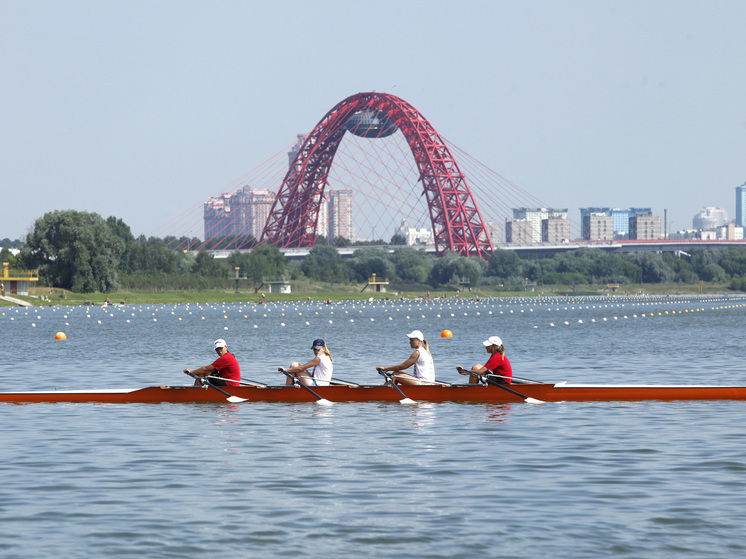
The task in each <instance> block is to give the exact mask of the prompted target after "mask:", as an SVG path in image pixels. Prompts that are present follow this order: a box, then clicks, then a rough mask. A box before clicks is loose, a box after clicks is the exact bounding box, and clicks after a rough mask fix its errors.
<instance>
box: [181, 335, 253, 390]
mask: <svg viewBox="0 0 746 559" xmlns="http://www.w3.org/2000/svg"><path fill="white" fill-rule="evenodd" d="M213 345H214V347H215V353H217V354H218V358H217V359H216V360H215V361H213V362H212V363H211V364H209V365H205V366H203V367H200V368H199V369H184V372H185V373H187V374H189V373H193V374H195V375H197V376H198V377H202V378H204V377H208V376H213V377H214V376H218V377H221V378H219V379H211V380H210V382H211V383H212V384H214V385H216V386H239V382H241V367H240V365H239V364H238V359H236V356H235V355H233V354H232V353H231V352H230V351H228V344H226V343H225V340H223V339H219V340H215V343H214V344H213ZM194 384H195V386H200V385H201V383H200V381H199V380H195V381H194Z"/></svg>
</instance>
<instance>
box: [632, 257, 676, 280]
mask: <svg viewBox="0 0 746 559" xmlns="http://www.w3.org/2000/svg"><path fill="white" fill-rule="evenodd" d="M629 260H630V262H632V263H633V264H637V265H638V266H639V267H640V268H641V269H642V278H641V279H642V281H644V282H645V283H665V282H671V281H673V280H674V278H675V277H676V273H675V272H674V271H673V269H672V268H671V266H669V265H668V264H667V263H666V262H665V261H664V260H663V257H662V256H661V255H660V254H657V253H653V252H639V253H637V254H632V255H630V257H629Z"/></svg>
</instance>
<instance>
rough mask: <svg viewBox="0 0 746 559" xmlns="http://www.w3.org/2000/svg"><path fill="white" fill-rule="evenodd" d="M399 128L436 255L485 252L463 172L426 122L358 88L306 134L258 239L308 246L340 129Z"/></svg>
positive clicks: (399, 103)
mask: <svg viewBox="0 0 746 559" xmlns="http://www.w3.org/2000/svg"><path fill="white" fill-rule="evenodd" d="M397 130H401V132H402V134H404V137H405V139H406V141H407V143H408V145H409V148H410V149H411V151H412V156H413V157H414V161H415V163H416V165H417V169H418V171H419V182H421V183H422V188H423V191H424V195H425V197H426V200H427V206H428V210H429V213H430V222H431V224H432V227H433V236H434V240H435V252H436V254H437V255H438V256H440V255H442V254H443V253H444V252H445V251H446V250H452V251H455V252H457V253H458V254H460V255H462V256H478V257H481V258H488V257H489V255H490V254H491V253H492V248H493V247H492V242H491V241H490V238H489V235H488V232H487V228H486V226H485V223H484V221H483V219H482V216H481V214H480V212H479V208H478V207H477V204H476V202H475V200H474V196H473V195H472V193H471V190H470V189H469V185H468V184H467V181H466V177H465V176H464V174H463V173H462V172H461V170H460V168H459V166H458V164H457V163H456V160H455V159H454V157H453V155H452V154H451V152H450V150H449V149H448V147H447V146H446V145H445V142H444V141H443V139H442V138H441V137H440V135H439V134H438V132H437V131H436V130H435V129H434V128H433V126H432V125H431V124H430V123H429V122H428V121H427V119H426V118H425V117H424V116H422V114H421V113H420V112H419V111H417V109H415V108H414V107H413V106H412V105H410V104H409V103H407V102H406V101H404V100H403V99H401V98H399V97H396V96H394V95H390V94H387V93H375V92H371V93H358V94H356V95H352V96H350V97H348V98H347V99H345V100H343V101H341V102H340V103H338V104H337V105H336V106H335V107H334V108H332V109H331V110H330V111H329V112H328V113H327V114H326V115H325V116H324V118H322V119H321V120H320V121H319V123H318V124H317V125H316V127H315V128H314V129H313V130H312V131H311V133H310V134H308V136H306V138H305V140H304V141H303V144H302V145H301V147H300V149H299V150H298V153H297V154H296V156H295V158H294V160H293V161H292V162H291V164H290V168H289V170H288V172H287V174H286V175H285V178H284V179H283V182H282V185H281V187H280V190H279V191H278V194H277V197H276V198H275V201H274V204H273V205H272V209H271V210H270V213H269V217H268V218H267V222H266V224H265V225H264V229H263V231H262V235H261V238H260V242H269V243H272V244H274V245H276V246H278V247H280V248H304V247H306V248H307V247H312V246H313V245H314V243H315V241H316V238H317V232H316V226H317V223H318V217H319V209H320V207H321V201H322V197H323V196H324V189H325V188H326V186H327V184H328V176H329V169H330V168H331V165H332V162H333V160H334V156H335V154H336V152H337V148H338V147H339V144H340V142H341V141H342V138H343V136H344V135H345V133H347V132H350V133H352V134H355V135H358V136H362V137H366V138H381V137H385V136H388V135H391V134H393V133H394V132H396V131H397Z"/></svg>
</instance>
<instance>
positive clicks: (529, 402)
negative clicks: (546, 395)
mask: <svg viewBox="0 0 746 559" xmlns="http://www.w3.org/2000/svg"><path fill="white" fill-rule="evenodd" d="M525 401H526V403H527V404H546V402H545V401H544V400H537V399H536V398H531V396H529V397H528V398H526V400H525Z"/></svg>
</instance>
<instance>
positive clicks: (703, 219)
mask: <svg viewBox="0 0 746 559" xmlns="http://www.w3.org/2000/svg"><path fill="white" fill-rule="evenodd" d="M726 223H728V213H727V212H726V211H725V210H724V209H723V208H713V207H707V208H704V209H702V210H701V211H700V212H699V213H698V214H697V215H695V216H694V219H692V226H693V227H694V229H704V230H711V229H715V228H717V227H720V226H721V225H725V224H726Z"/></svg>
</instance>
